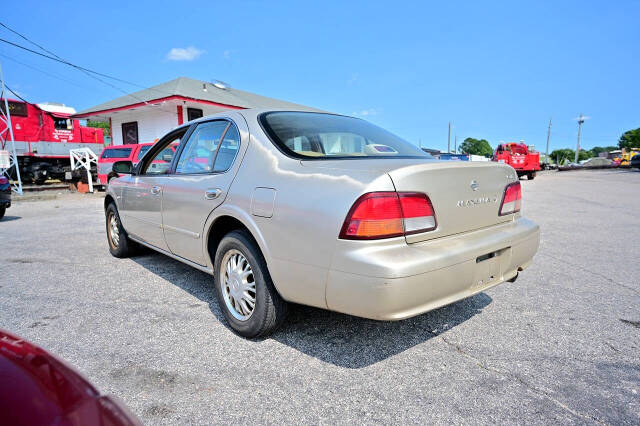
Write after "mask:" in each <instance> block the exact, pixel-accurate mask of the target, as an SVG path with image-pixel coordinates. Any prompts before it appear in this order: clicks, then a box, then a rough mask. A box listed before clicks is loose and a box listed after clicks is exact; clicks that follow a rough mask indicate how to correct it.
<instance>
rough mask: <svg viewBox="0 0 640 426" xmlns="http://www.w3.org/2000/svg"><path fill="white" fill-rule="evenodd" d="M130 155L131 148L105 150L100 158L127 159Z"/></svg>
mask: <svg viewBox="0 0 640 426" xmlns="http://www.w3.org/2000/svg"><path fill="white" fill-rule="evenodd" d="M130 155H131V148H107V149H105V150H104V151H102V155H101V157H100V158H129V156H130Z"/></svg>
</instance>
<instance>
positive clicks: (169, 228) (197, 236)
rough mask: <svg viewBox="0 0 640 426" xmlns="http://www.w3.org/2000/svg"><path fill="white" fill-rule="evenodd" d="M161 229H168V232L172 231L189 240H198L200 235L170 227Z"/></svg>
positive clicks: (165, 226) (164, 226)
mask: <svg viewBox="0 0 640 426" xmlns="http://www.w3.org/2000/svg"><path fill="white" fill-rule="evenodd" d="M161 227H162V228H164V229H168V230H169V231H174V232H178V233H180V234H184V235H187V236H189V237H191V238H195V239H196V240H197V239H199V238H200V234H198V233H197V232H191V231H187V230H186V229H182V228H176V227H175V226H171V225H162V226H161Z"/></svg>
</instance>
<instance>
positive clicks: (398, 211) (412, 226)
mask: <svg viewBox="0 0 640 426" xmlns="http://www.w3.org/2000/svg"><path fill="white" fill-rule="evenodd" d="M435 228H436V217H435V214H434V212H433V206H432V205H431V201H430V200H429V197H427V196H426V195H425V194H422V193H414V192H399V193H398V192H369V193H367V194H364V195H362V196H361V197H360V198H358V199H357V200H356V202H355V203H354V204H353V207H351V210H349V214H347V218H346V219H345V221H344V225H343V226H342V230H341V231H340V238H343V239H350V240H373V239H379V238H391V237H399V236H402V235H406V234H416V233H419V232H426V231H431V230H433V229H435Z"/></svg>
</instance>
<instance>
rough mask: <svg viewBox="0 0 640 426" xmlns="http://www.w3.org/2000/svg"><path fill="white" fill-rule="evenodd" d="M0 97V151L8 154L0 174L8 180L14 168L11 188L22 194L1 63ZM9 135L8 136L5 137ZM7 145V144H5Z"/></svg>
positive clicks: (10, 178)
mask: <svg viewBox="0 0 640 426" xmlns="http://www.w3.org/2000/svg"><path fill="white" fill-rule="evenodd" d="M0 99H2V100H3V101H4V109H2V108H0V123H3V124H4V125H5V129H4V130H3V131H1V132H0V151H7V153H8V154H9V164H8V166H9V167H7V168H0V176H2V175H6V176H7V179H9V181H11V180H13V179H12V177H11V173H10V172H9V170H11V168H12V167H15V168H16V173H15V177H16V178H15V180H13V182H12V183H11V190H12V191H13V192H15V193H17V194H18V195H22V180H20V168H19V167H18V156H17V155H16V145H15V143H14V141H15V139H14V138H13V127H12V125H11V111H10V110H9V103H8V102H7V95H6V93H5V90H4V75H3V74H2V64H0ZM7 135H9V137H7ZM7 145H8V146H7Z"/></svg>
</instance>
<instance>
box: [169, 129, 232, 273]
mask: <svg viewBox="0 0 640 426" xmlns="http://www.w3.org/2000/svg"><path fill="white" fill-rule="evenodd" d="M239 151H240V133H239V131H238V128H237V127H236V124H235V123H233V122H232V121H230V120H212V121H206V122H203V123H199V124H198V126H197V127H196V128H195V129H194V130H193V132H192V133H191V136H189V139H188V140H187V141H186V143H184V144H183V146H182V147H181V150H180V154H179V155H180V157H179V158H178V160H177V162H176V163H175V164H176V166H175V171H174V174H173V175H172V176H171V177H170V178H168V179H167V183H166V184H165V185H164V186H163V188H162V221H163V227H164V235H165V240H166V241H167V245H168V246H169V249H170V250H171V252H173V253H174V254H176V255H178V256H180V257H183V258H185V259H188V260H191V261H192V262H195V263H198V264H200V265H203V266H204V265H206V264H207V262H206V248H205V247H206V241H204V240H205V239H206V235H203V234H204V224H205V222H206V221H207V218H208V217H209V214H211V212H212V211H213V210H214V209H215V208H216V207H218V206H219V205H220V204H222V202H223V201H224V199H225V197H226V194H227V190H228V189H229V186H230V185H231V181H232V180H233V176H234V175H235V172H236V171H237V164H235V163H238V162H239V161H238V160H236V158H237V157H238V153H239Z"/></svg>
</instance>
